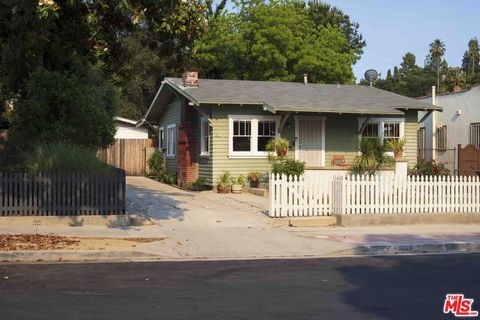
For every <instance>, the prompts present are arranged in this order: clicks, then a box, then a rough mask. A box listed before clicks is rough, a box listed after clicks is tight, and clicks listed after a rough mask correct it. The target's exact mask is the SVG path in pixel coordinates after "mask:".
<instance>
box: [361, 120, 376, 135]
mask: <svg viewBox="0 0 480 320" xmlns="http://www.w3.org/2000/svg"><path fill="white" fill-rule="evenodd" d="M378 137H379V133H378V123H367V124H366V125H365V128H364V129H363V132H362V138H378Z"/></svg>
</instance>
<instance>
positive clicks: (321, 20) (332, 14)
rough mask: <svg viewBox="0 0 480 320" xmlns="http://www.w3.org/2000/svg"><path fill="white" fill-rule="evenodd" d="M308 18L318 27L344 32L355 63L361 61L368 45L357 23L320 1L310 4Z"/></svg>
mask: <svg viewBox="0 0 480 320" xmlns="http://www.w3.org/2000/svg"><path fill="white" fill-rule="evenodd" d="M308 16H309V18H310V19H311V20H312V21H313V23H314V24H315V25H316V26H324V27H327V26H333V27H337V28H339V29H340V30H342V32H343V34H344V35H345V37H346V38H347V40H348V44H349V47H350V49H351V50H352V51H353V52H354V53H355V61H354V63H355V62H356V61H357V60H358V59H360V57H361V55H362V54H363V48H365V46H366V45H367V43H366V41H365V39H363V35H362V34H361V33H360V31H359V28H360V25H359V24H358V23H357V22H352V21H351V20H350V17H349V16H348V15H346V14H345V13H343V11H342V10H340V9H338V8H336V7H333V6H331V5H329V4H328V3H324V2H321V1H318V0H312V1H309V2H308Z"/></svg>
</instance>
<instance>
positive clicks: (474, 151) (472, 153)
mask: <svg viewBox="0 0 480 320" xmlns="http://www.w3.org/2000/svg"><path fill="white" fill-rule="evenodd" d="M479 170H480V149H479V148H477V147H475V146H474V145H473V144H469V145H467V146H465V148H462V145H461V144H459V145H458V174H459V175H476V171H479Z"/></svg>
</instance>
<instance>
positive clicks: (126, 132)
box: [114, 117, 148, 139]
mask: <svg viewBox="0 0 480 320" xmlns="http://www.w3.org/2000/svg"><path fill="white" fill-rule="evenodd" d="M114 122H115V126H116V128H117V132H116V133H115V139H148V129H147V128H145V127H139V128H137V127H136V124H137V121H135V120H130V119H127V118H122V117H115V118H114Z"/></svg>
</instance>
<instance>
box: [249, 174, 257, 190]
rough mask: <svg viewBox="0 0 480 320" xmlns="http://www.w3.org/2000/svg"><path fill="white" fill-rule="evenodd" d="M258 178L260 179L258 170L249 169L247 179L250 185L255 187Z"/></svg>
mask: <svg viewBox="0 0 480 320" xmlns="http://www.w3.org/2000/svg"><path fill="white" fill-rule="evenodd" d="M259 179H260V172H257V171H251V172H249V173H248V180H250V187H252V188H257V187H258V180H259Z"/></svg>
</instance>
